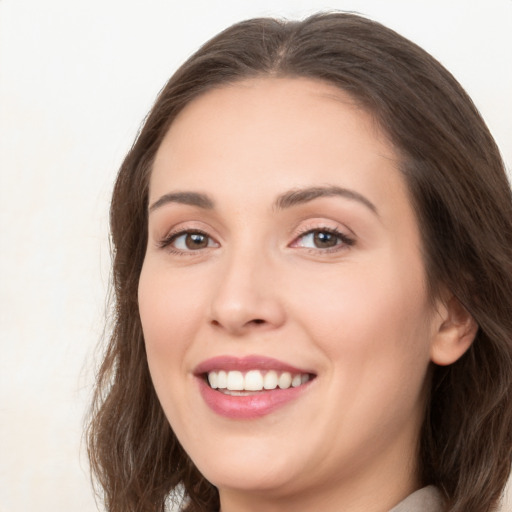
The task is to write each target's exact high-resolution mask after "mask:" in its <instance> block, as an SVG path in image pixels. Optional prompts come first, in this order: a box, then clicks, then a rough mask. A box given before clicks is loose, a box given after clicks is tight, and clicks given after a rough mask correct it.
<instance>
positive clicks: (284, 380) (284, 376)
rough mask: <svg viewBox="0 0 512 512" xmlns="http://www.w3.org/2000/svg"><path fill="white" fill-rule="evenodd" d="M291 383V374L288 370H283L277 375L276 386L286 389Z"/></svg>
mask: <svg viewBox="0 0 512 512" xmlns="http://www.w3.org/2000/svg"><path fill="white" fill-rule="evenodd" d="M291 385H292V374H291V373H290V372H283V373H281V376H280V377H279V381H278V386H279V387H280V388H281V389H288V388H289V387H290V386H291Z"/></svg>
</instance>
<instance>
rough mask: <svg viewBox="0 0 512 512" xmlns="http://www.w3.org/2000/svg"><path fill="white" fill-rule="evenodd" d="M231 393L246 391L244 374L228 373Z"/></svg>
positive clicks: (228, 386)
mask: <svg viewBox="0 0 512 512" xmlns="http://www.w3.org/2000/svg"><path fill="white" fill-rule="evenodd" d="M227 388H228V389H229V390H230V391H242V390H243V389H244V375H243V373H242V372H228V385H227Z"/></svg>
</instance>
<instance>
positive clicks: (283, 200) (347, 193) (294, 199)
mask: <svg viewBox="0 0 512 512" xmlns="http://www.w3.org/2000/svg"><path fill="white" fill-rule="evenodd" d="M332 196H339V197H343V198H345V199H350V200H353V201H357V202H359V203H361V204H363V205H364V206H366V207H367V208H369V209H370V210H371V211H372V212H373V213H375V214H376V215H379V212H378V210H377V207H376V206H375V205H374V204H373V203H372V202H371V201H370V200H369V199H367V198H366V197H365V196H363V195H362V194H359V192H356V191H355V190H350V189H347V188H342V187H336V186H327V187H309V188H303V189H295V190H290V191H288V192H285V193H284V194H281V195H280V196H279V197H278V198H277V200H276V201H275V203H274V207H275V208H278V209H284V208H291V207H293V206H296V205H299V204H304V203H307V202H309V201H313V200H314V199H317V198H319V197H332Z"/></svg>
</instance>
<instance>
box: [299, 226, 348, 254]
mask: <svg viewBox="0 0 512 512" xmlns="http://www.w3.org/2000/svg"><path fill="white" fill-rule="evenodd" d="M354 242H355V241H354V239H352V238H350V237H348V236H347V235H345V234H343V233H341V232H339V231H338V230H335V229H332V230H331V229H312V230H311V231H308V232H307V233H304V234H303V235H301V236H300V237H299V238H298V239H297V240H296V241H295V242H294V243H293V244H292V247H304V248H305V249H318V250H321V249H324V250H328V249H333V250H337V249H343V248H347V247H348V246H351V245H354Z"/></svg>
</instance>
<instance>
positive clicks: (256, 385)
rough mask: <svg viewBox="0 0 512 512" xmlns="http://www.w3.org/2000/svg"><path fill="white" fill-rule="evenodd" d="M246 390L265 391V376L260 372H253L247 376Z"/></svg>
mask: <svg viewBox="0 0 512 512" xmlns="http://www.w3.org/2000/svg"><path fill="white" fill-rule="evenodd" d="M244 387H245V389H246V390H247V391H261V390H262V389H263V375H261V372H259V371H258V370H251V371H250V372H247V373H246V374H245V386H244Z"/></svg>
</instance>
